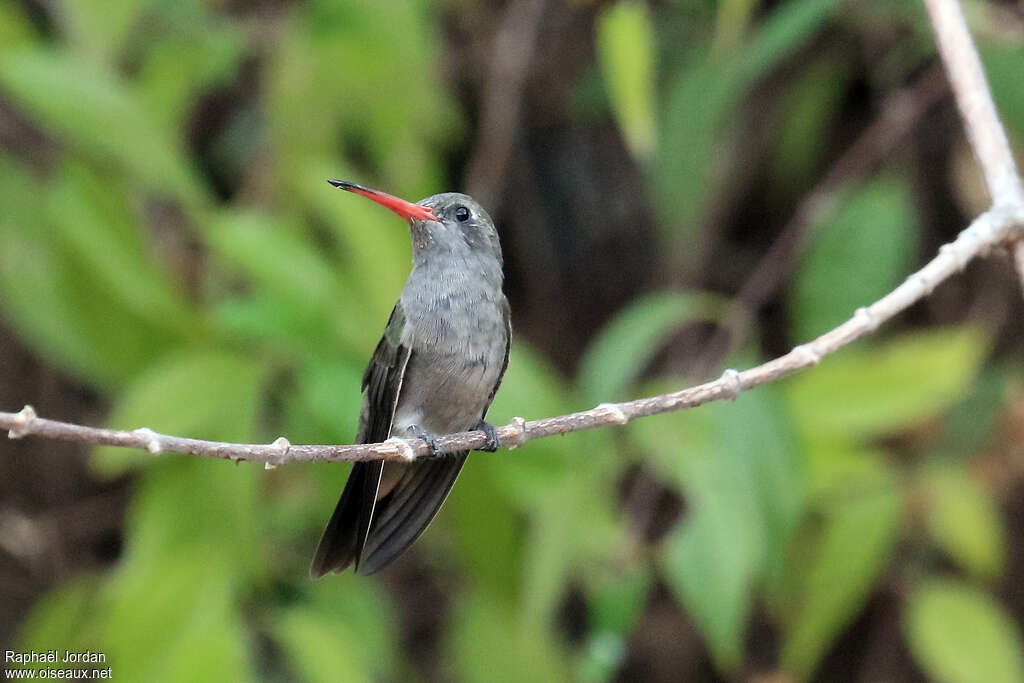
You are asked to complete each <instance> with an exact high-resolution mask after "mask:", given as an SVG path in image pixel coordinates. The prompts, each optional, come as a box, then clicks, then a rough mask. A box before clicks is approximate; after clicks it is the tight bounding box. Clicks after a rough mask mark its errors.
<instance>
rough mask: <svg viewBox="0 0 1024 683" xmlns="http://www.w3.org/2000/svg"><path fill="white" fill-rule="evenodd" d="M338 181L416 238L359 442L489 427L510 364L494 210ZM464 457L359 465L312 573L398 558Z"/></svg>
mask: <svg viewBox="0 0 1024 683" xmlns="http://www.w3.org/2000/svg"><path fill="white" fill-rule="evenodd" d="M331 184H332V185H335V186H337V187H341V188H342V189H346V190H349V191H353V192H357V193H358V194H362V195H363V196H366V197H368V198H370V199H373V200H374V201H377V202H379V203H381V204H384V205H385V206H388V207H389V208H391V209H392V210H393V211H395V212H396V213H399V215H402V216H403V217H408V220H409V228H410V232H411V236H412V244H413V269H412V272H411V273H410V274H409V279H408V280H407V281H406V283H405V287H404V288H403V290H402V293H401V296H400V297H399V300H398V303H397V304H396V305H395V308H394V310H393V311H392V313H391V317H390V319H389V320H388V324H387V327H386V329H385V331H384V336H383V337H382V338H381V340H380V343H378V345H377V348H376V350H375V351H374V354H373V358H372V359H371V360H370V363H369V365H368V367H367V368H366V372H365V374H364V375H363V391H364V397H363V406H362V411H361V413H360V418H359V434H358V438H357V442H358V443H373V442H378V441H384V440H385V439H387V438H389V437H391V436H401V437H416V436H425V437H426V438H428V440H431V438H432V436H433V435H441V434H448V433H451V432H460V431H466V430H469V429H476V428H486V429H488V430H489V434H493V428H491V427H490V425H487V423H486V422H484V421H483V420H484V417H485V415H486V413H487V408H488V407H489V406H490V404H491V401H492V400H493V398H494V394H495V392H496V391H497V389H498V385H499V384H500V383H501V378H502V376H503V374H504V372H505V367H506V365H507V364H508V350H509V344H510V341H511V326H510V322H509V309H508V302H507V300H506V299H505V295H504V294H503V293H502V280H503V275H502V257H501V246H500V244H499V242H498V235H497V232H496V231H495V229H494V224H493V222H492V221H491V218H490V216H488V215H487V212H486V211H484V209H483V208H482V207H481V206H479V205H478V204H477V203H476V202H475V201H474V200H473V199H472V198H470V197H468V196H466V195H463V194H457V193H446V194H438V195H434V196H432V197H428V198H427V199H424V200H421V201H420V202H418V203H417V204H416V205H412V204H409V203H406V202H404V201H403V200H399V199H397V198H394V197H391V196H390V195H386V194H384V193H380V192H378V191H376V190H369V189H368V188H363V187H360V186H358V185H353V184H351V183H344V182H340V181H331ZM417 207H423V208H419V209H417ZM424 210H425V211H424ZM423 214H427V215H426V216H424V215H423ZM491 445H492V446H494V444H491ZM467 455H468V452H463V453H457V454H449V455H445V456H443V457H436V458H427V459H421V460H417V461H415V462H412V463H408V464H405V463H393V462H389V463H386V464H385V463H382V462H367V463H356V464H355V465H354V466H353V468H352V473H351V474H350V475H349V479H348V483H347V484H346V485H345V490H344V491H343V492H342V495H341V499H340V500H339V501H338V505H337V507H336V508H335V510H334V514H333V516H332V517H331V520H330V522H329V523H328V525H327V528H326V529H325V531H324V534H323V538H322V539H321V540H320V545H319V546H318V548H317V551H316V556H315V557H314V559H313V563H312V566H311V567H310V575H311V576H312V577H314V578H317V577H320V576H322V575H324V574H326V573H328V572H331V571H335V572H338V571H342V570H344V569H345V568H346V567H348V566H349V565H350V564H353V563H354V564H355V565H356V570H357V571H358V572H359V573H361V574H371V573H373V572H375V571H377V570H378V569H380V568H382V567H383V566H385V565H386V564H388V563H389V562H391V561H392V560H393V559H395V557H397V556H398V555H399V554H400V553H401V552H402V551H404V550H405V549H406V548H408V547H409V546H410V545H411V544H412V543H413V542H414V541H415V540H416V539H417V538H418V537H419V535H420V534H421V533H423V531H424V530H425V529H426V527H427V525H428V524H429V523H430V521H431V520H432V519H433V518H434V516H435V515H436V514H437V512H438V510H439V509H440V507H441V505H442V504H443V503H444V501H445V499H446V498H447V496H448V493H449V492H450V491H451V488H452V486H453V485H454V483H455V479H456V478H457V477H458V475H459V472H460V471H461V470H462V466H463V464H464V463H465V460H466V456H467Z"/></svg>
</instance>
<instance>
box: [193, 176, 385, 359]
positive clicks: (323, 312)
mask: <svg viewBox="0 0 1024 683" xmlns="http://www.w3.org/2000/svg"><path fill="white" fill-rule="evenodd" d="M325 184H326V183H325ZM204 238H205V239H206V242H207V243H208V244H209V245H210V247H211V248H212V249H213V250H214V252H215V253H217V254H218V255H219V256H220V257H221V258H222V259H224V260H225V261H226V262H227V263H228V264H230V265H231V266H232V267H233V268H235V269H236V270H238V271H239V272H241V273H243V274H244V275H245V276H246V277H248V278H249V279H250V280H251V281H252V282H253V283H255V284H256V285H257V287H258V288H259V289H260V290H261V293H263V294H264V295H265V296H266V298H267V299H268V300H270V301H273V302H278V301H280V302H287V304H288V305H290V306H292V307H293V308H294V309H295V311H294V312H293V313H292V314H290V315H289V316H288V317H290V318H293V319H297V320H300V321H302V323H303V324H306V325H311V327H317V326H318V327H319V329H318V331H317V334H316V336H315V337H314V339H319V340H321V342H322V343H326V342H332V343H337V342H338V341H339V340H338V339H337V338H336V337H335V336H334V335H338V336H339V337H340V338H341V339H340V341H341V342H342V345H343V346H344V347H345V348H349V349H364V348H366V347H370V348H372V347H373V344H375V343H376V342H377V339H378V335H379V334H380V331H381V330H383V325H384V321H386V315H385V316H381V318H382V320H381V327H380V328H377V329H375V328H373V327H371V326H368V325H359V324H356V323H355V322H354V321H355V320H364V319H366V316H350V315H346V312H349V311H351V306H350V304H351V302H352V301H353V300H355V301H358V296H359V293H358V292H353V291H350V290H346V289H345V288H343V287H341V286H340V284H339V282H338V279H337V277H336V275H335V271H336V266H334V264H332V263H330V262H329V261H327V260H326V259H325V258H324V257H323V255H321V254H320V253H319V251H318V250H317V248H316V246H315V245H314V244H313V241H312V240H311V239H310V238H309V237H308V236H306V235H304V234H302V233H301V232H300V231H299V230H298V229H297V228H296V227H294V226H293V225H289V224H287V223H286V222H285V221H283V220H280V219H275V218H272V217H269V216H267V215H264V214H258V213H254V212H241V211H231V212H225V213H224V214H222V215H221V216H220V217H218V219H217V220H216V221H214V223H213V225H212V226H210V228H209V229H208V230H207V231H206V232H205V234H204ZM393 303H394V302H392V304H393ZM286 321H287V318H286ZM307 321H308V322H307Z"/></svg>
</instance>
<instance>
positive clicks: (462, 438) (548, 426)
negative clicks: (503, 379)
mask: <svg viewBox="0 0 1024 683" xmlns="http://www.w3.org/2000/svg"><path fill="white" fill-rule="evenodd" d="M925 3H926V4H927V5H928V9H929V12H930V14H931V16H932V22H933V25H934V26H935V32H936V35H937V37H938V41H939V46H940V51H941V52H942V56H943V60H944V61H945V63H946V68H947V69H948V70H949V73H950V80H951V82H952V84H953V89H954V92H955V93H956V96H957V102H958V103H959V105H960V109H961V113H962V115H963V117H964V120H965V122H966V125H967V129H968V137H969V139H970V141H971V144H972V146H973V147H974V149H975V153H976V154H977V156H978V159H979V161H980V162H981V165H982V169H983V171H984V173H985V178H986V182H987V183H988V184H989V189H990V192H991V193H992V197H993V207H992V208H991V209H989V210H988V211H986V212H985V213H983V214H982V215H981V216H979V217H978V218H977V219H975V221H974V222H973V223H972V224H971V225H970V227H968V228H967V229H966V230H964V231H963V232H961V233H960V235H959V236H957V238H956V239H955V240H954V241H953V242H950V243H948V244H945V245H943V246H942V247H941V248H940V249H939V254H938V256H936V257H935V258H933V259H932V260H931V261H930V262H928V264H926V265H925V266H924V267H923V268H921V269H920V270H918V271H917V272H916V273H914V274H913V275H911V276H910V277H908V278H907V279H906V281H904V282H903V284H901V285H900V286H899V287H897V288H896V289H894V290H893V291H892V292H890V293H889V294H887V295H886V296H884V297H882V298H881V299H879V300H878V301H876V302H875V303H873V304H871V305H870V306H867V307H865V308H860V309H858V310H857V311H856V312H855V313H854V315H853V317H852V318H850V319H849V320H847V321H846V322H845V323H843V324H842V325H840V326H838V327H836V328H835V329H833V330H831V331H829V332H826V333H825V334H823V335H821V336H820V337H818V338H817V339H815V340H814V341H811V342H809V343H807V344H803V345H801V346H798V347H796V348H794V349H793V350H792V351H790V352H789V353H787V354H786V355H784V356H780V357H779V358H776V359H775V360H772V361H769V362H767V363H764V364H763V365H759V366H757V367H754V368H750V369H749V370H745V371H743V372H738V371H736V370H731V369H730V370H726V371H725V372H724V373H723V374H722V377H721V378H720V379H718V380H715V381H713V382H707V383H705V384H701V385H698V386H695V387H691V388H689V389H683V390H681V391H677V392H673V393H669V394H661V395H659V396H651V397H648V398H641V399H636V400H633V401H626V402H624V403H603V404H601V405H599V406H597V407H596V408H593V409H591V410H585V411H582V412H578V413H570V414H568V415H560V416H558V417H549V418H544V419H541V420H534V421H530V422H528V421H526V420H524V419H523V418H519V417H517V418H514V419H513V420H512V422H511V424H508V425H505V426H504V427H501V428H500V429H498V438H499V440H500V442H501V444H502V445H503V446H505V447H508V448H515V447H517V446H520V445H522V444H523V443H525V442H527V441H531V440H533V439H539V438H543V437H547V436H554V435H555V434H567V433H570V432H578V431H582V430H584V429H594V428H596V427H602V426H606V425H612V424H620V425H621V424H626V423H627V422H629V421H630V420H632V419H634V418H638V417H646V416H649V415H657V414H660V413H667V412H671V411H676V410H682V409H684V408H693V407H696V406H699V405H702V404H704V403H709V402H711V401H719V400H732V399H735V398H736V396H738V395H739V393H740V392H742V391H745V390H747V389H751V388H753V387H756V386H760V385H762V384H766V383H769V382H773V381H775V380H778V379H781V378H782V377H786V376H788V375H791V374H793V373H794V372H797V371H799V370H802V369H804V368H807V367H809V366H812V365H816V364H818V363H819V362H820V361H821V359H822V358H824V357H825V356H828V355H830V354H832V353H835V352H836V351H838V350H839V349H841V348H843V347H844V346H846V345H847V344H850V343H852V342H853V341H855V340H857V339H859V338H860V337H863V336H865V335H867V334H870V333H872V332H874V331H875V330H876V329H877V328H878V326H879V325H881V324H882V323H884V322H886V321H888V320H889V319H891V318H892V317H893V316H895V315H897V314H898V313H900V312H901V311H903V310H905V309H906V308H907V307H909V306H910V305H912V304H914V303H916V302H917V301H919V300H920V299H922V298H924V297H926V296H928V295H929V294H930V293H931V292H932V290H933V289H934V288H935V287H936V286H937V285H938V284H939V283H941V282H943V281H944V280H946V279H948V278H949V277H951V276H952V275H953V274H954V273H957V272H959V271H962V270H963V269H964V267H965V266H966V265H967V264H968V263H969V262H970V261H971V260H972V259H974V258H975V257H977V256H979V255H982V254H985V253H987V252H988V251H990V250H991V249H992V248H994V247H997V246H1002V245H1004V244H1007V243H1010V242H1013V241H1019V240H1020V239H1021V238H1022V236H1024V192H1022V191H1021V183H1020V178H1019V176H1018V175H1017V170H1016V166H1015V165H1014V162H1013V157H1012V155H1011V154H1010V151H1009V145H1008V143H1007V140H1006V134H1005V132H1004V131H1003V129H1002V126H1001V125H1000V123H999V118H998V116H997V115H996V111H995V106H994V104H993V103H992V97H991V94H990V93H989V90H988V84H987V82H986V80H985V76H984V73H983V72H982V71H981V62H980V59H979V58H978V55H977V52H976V51H975V50H974V46H973V43H972V42H971V38H970V35H969V34H968V32H967V27H966V24H965V23H964V21H963V15H962V13H961V12H960V8H959V7H958V6H957V4H956V2H955V0H925ZM1016 256H1017V260H1018V264H1024V255H1022V251H1021V249H1020V248H1018V249H1017V254H1016ZM0 429H7V430H9V432H8V436H10V437H11V438H21V437H25V436H42V437H46V438H51V439H60V440H65V441H77V442H80V443H89V444H96V445H109V446H123V447H129V448H144V449H146V450H148V451H150V452H151V453H154V454H157V453H162V452H171V453H184V454H189V455H196V456H201V457H208V458H222V459H228V460H234V461H240V460H250V461H255V462H263V463H266V465H267V466H268V467H276V466H277V465H282V464H285V463H291V462H327V461H335V462H337V461H360V460H397V461H402V460H406V461H408V460H412V459H414V458H417V457H425V456H428V455H429V452H430V448H429V447H428V445H427V444H426V443H425V442H424V441H422V440H421V439H408V440H406V439H399V438H391V439H388V440H387V441H385V442H383V443H376V444H360V445H352V446H293V445H291V444H290V443H289V442H288V440H287V439H285V438H284V437H281V438H279V439H277V440H276V441H274V443H272V444H269V445H265V444H230V443H223V442H217V441H201V440H199V439H184V438H181V437H176V436H168V435H164V434H158V433H156V432H154V431H152V430H150V429H147V428H145V427H143V428H140V429H136V430H135V431H131V432H126V431H118V430H112V429H95V428H92V427H84V426H80V425H74V424H68V423H64V422H56V421H53V420H45V419H42V418H39V417H37V416H36V414H35V411H34V410H33V409H32V408H31V406H26V407H25V408H24V409H23V410H22V411H21V412H19V413H0ZM486 441H487V437H486V435H485V434H484V433H483V432H479V431H475V432H462V433H459V434H450V435H447V436H443V437H440V438H439V439H438V445H439V446H440V448H441V450H442V451H443V452H445V453H452V452H457V451H465V450H469V449H477V448H480V447H481V446H483V445H484V444H485V443H486Z"/></svg>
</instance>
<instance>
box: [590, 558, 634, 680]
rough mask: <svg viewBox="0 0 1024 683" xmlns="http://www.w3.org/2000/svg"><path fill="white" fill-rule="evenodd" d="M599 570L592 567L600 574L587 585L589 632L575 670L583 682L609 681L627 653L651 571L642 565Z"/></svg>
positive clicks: (604, 565) (605, 564)
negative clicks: (620, 569) (629, 638)
mask: <svg viewBox="0 0 1024 683" xmlns="http://www.w3.org/2000/svg"><path fill="white" fill-rule="evenodd" d="M609 564H610V563H604V564H603V565H602V566H601V567H608V566H609ZM601 567H594V568H593V572H601V574H602V575H601V576H600V578H598V579H591V581H589V582H588V594H589V596H590V600H589V605H588V606H589V607H590V615H589V616H590V632H589V634H588V636H587V640H586V642H585V643H584V644H583V648H582V651H581V653H580V662H579V669H578V671H579V679H580V680H583V681H607V680H611V679H612V677H613V676H614V674H615V672H616V671H618V670H619V668H620V667H621V665H622V661H623V660H624V659H625V657H626V654H627V652H628V647H627V639H628V637H629V634H630V632H631V631H632V630H633V627H634V625H635V624H636V621H637V620H638V619H639V618H640V616H641V614H642V613H643V609H644V606H645V605H646V603H647V599H648V593H649V591H650V587H651V572H650V571H649V569H648V567H647V566H646V565H644V564H641V563H637V564H635V565H634V566H632V567H629V568H627V569H626V570H625V571H616V570H612V571H602V568H601ZM593 572H592V573H593Z"/></svg>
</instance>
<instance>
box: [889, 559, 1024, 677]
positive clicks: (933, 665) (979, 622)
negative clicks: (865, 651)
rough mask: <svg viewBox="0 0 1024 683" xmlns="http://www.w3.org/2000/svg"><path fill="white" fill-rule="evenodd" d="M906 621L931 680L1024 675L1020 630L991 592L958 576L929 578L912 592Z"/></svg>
mask: <svg viewBox="0 0 1024 683" xmlns="http://www.w3.org/2000/svg"><path fill="white" fill-rule="evenodd" d="M904 624H905V628H906V634H907V640H908V641H909V643H910V652H911V654H913V656H914V659H915V660H916V661H917V663H918V665H919V666H920V667H921V668H922V669H924V671H925V673H927V674H928V676H929V677H930V678H931V679H932V680H935V681H941V682H943V683H1001V682H1004V681H1005V683H1011V682H1016V681H1022V680H1024V657H1022V651H1021V637H1020V632H1019V630H1018V628H1017V625H1016V624H1015V623H1014V621H1013V619H1012V618H1011V617H1010V616H1009V615H1008V614H1006V613H1005V612H1004V611H1003V609H1002V608H1001V607H1000V606H999V604H998V603H997V602H996V601H995V600H994V599H993V598H992V597H991V596H990V595H988V594H987V593H983V592H982V591H979V590H977V589H976V588H973V587H971V586H968V585H966V584H964V583H961V582H958V581H949V580H938V579H932V580H928V581H925V582H923V583H922V584H921V585H920V586H919V587H918V588H917V589H916V590H915V591H914V592H913V594H912V595H911V596H910V601H909V603H908V604H907V614H906V617H905V620H904Z"/></svg>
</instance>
